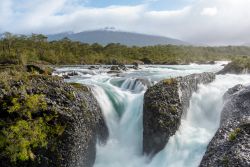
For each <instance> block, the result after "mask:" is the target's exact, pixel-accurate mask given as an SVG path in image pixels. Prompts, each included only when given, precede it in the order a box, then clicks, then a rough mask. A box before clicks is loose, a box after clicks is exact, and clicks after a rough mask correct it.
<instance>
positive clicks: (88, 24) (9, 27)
mask: <svg viewBox="0 0 250 167" xmlns="http://www.w3.org/2000/svg"><path fill="white" fill-rule="evenodd" d="M107 26H108V27H115V28H116V29H117V30H120V31H130V32H139V33H147V34H154V35H163V36H167V37H172V38H177V39H181V40H184V41H187V42H192V43H201V44H210V45H225V44H243V43H250V0H0V32H5V31H9V32H12V33H45V34H53V33H60V32H65V31H73V32H80V31H85V30H95V29H103V28H104V27H107Z"/></svg>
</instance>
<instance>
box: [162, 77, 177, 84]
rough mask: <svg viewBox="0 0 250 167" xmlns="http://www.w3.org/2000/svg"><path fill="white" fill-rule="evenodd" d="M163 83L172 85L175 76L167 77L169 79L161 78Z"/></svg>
mask: <svg viewBox="0 0 250 167" xmlns="http://www.w3.org/2000/svg"><path fill="white" fill-rule="evenodd" d="M163 83H164V84H166V85H172V84H176V83H177V81H176V79H175V78H169V79H165V80H163Z"/></svg>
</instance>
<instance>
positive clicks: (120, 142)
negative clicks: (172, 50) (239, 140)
mask: <svg viewBox="0 0 250 167" xmlns="http://www.w3.org/2000/svg"><path fill="white" fill-rule="evenodd" d="M221 68H222V67H221V65H220V64H216V65H186V66H144V68H143V69H141V70H139V71H129V72H126V73H124V74H122V75H120V76H112V75H108V74H107V73H106V72H107V71H105V70H103V71H102V70H98V71H94V72H93V71H91V73H87V72H86V71H87V70H85V69H82V67H78V68H75V67H70V68H60V69H58V70H57V71H58V73H60V74H63V73H67V72H68V71H72V70H73V71H77V72H79V73H80V72H81V71H85V74H83V73H81V75H80V76H75V77H72V78H71V79H70V80H69V81H70V82H78V83H83V84H89V85H92V87H93V93H94V95H95V97H96V99H97V100H98V102H99V104H100V106H101V109H102V112H103V114H104V117H105V119H106V123H107V125H108V128H109V132H110V136H109V140H108V142H107V144H106V145H97V156H96V162H95V167H196V166H198V165H199V163H200V161H201V159H202V156H203V154H204V152H205V149H206V146H207V145H208V143H209V141H210V140H211V138H212V137H213V135H214V133H215V132H216V130H217V128H218V126H219V120H220V112H221V110H222V107H223V101H222V96H223V94H224V93H225V92H226V91H227V89H228V88H230V87H233V86H234V85H236V84H240V83H241V84H248V82H249V81H250V76H249V75H238V76H237V75H218V76H217V78H216V80H215V81H214V82H212V83H210V84H208V85H200V86H199V90H198V91H197V92H196V93H194V94H193V96H192V98H191V101H190V107H189V110H188V112H187V115H186V116H185V118H182V121H181V126H180V128H179V130H178V131H177V132H176V134H175V135H174V136H172V137H171V138H170V140H169V142H168V144H167V145H166V146H165V148H164V149H163V150H162V151H161V152H159V153H158V154H157V155H155V156H154V157H153V159H152V160H151V161H149V159H148V157H146V156H143V154H142V133H143V127H142V114H143V113H142V111H143V96H144V93H145V91H146V89H147V86H145V84H143V83H142V82H139V81H138V80H137V79H136V78H143V79H146V80H147V81H149V82H151V83H156V82H158V81H160V80H161V79H164V78H169V77H174V76H182V75H188V74H191V73H200V72H205V71H218V70H220V69H221Z"/></svg>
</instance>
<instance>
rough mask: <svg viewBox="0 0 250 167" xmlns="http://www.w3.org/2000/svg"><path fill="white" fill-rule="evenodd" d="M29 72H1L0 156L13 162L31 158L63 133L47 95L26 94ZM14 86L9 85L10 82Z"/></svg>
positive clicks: (62, 127)
mask: <svg viewBox="0 0 250 167" xmlns="http://www.w3.org/2000/svg"><path fill="white" fill-rule="evenodd" d="M29 77H32V75H30V74H26V73H18V72H10V73H8V72H4V73H0V94H1V95H0V96H1V98H0V152H1V154H0V158H3V157H6V158H8V159H10V160H11V161H12V162H14V163H15V162H17V161H27V160H34V159H35V158H37V157H36V154H35V152H36V151H37V150H38V149H46V147H47V144H48V141H49V140H50V138H56V137H57V136H60V135H61V134H62V133H63V130H64V128H65V127H64V126H63V125H61V124H60V123H58V122H57V112H56V111H55V110H51V109H50V110H49V109H48V105H47V102H46V96H45V95H43V94H29V93H27V92H28V91H27V89H28V87H29V81H30V79H29ZM13 84H14V85H15V86H14V87H11V85H13Z"/></svg>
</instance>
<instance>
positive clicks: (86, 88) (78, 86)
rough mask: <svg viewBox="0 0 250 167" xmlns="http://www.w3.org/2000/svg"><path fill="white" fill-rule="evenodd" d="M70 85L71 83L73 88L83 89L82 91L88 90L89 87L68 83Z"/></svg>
mask: <svg viewBox="0 0 250 167" xmlns="http://www.w3.org/2000/svg"><path fill="white" fill-rule="evenodd" d="M70 85H72V86H73V87H74V88H76V89H78V90H81V91H84V92H88V91H89V88H88V87H87V86H84V85H83V84H80V83H70Z"/></svg>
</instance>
